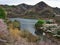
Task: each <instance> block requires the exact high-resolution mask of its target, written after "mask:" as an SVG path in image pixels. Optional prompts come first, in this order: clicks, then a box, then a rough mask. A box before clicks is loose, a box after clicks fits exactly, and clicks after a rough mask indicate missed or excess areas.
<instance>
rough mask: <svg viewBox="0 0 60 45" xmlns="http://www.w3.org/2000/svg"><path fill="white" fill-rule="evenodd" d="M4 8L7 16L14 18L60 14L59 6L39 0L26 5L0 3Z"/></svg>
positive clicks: (44, 16)
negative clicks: (39, 0) (52, 5)
mask: <svg viewBox="0 0 60 45" xmlns="http://www.w3.org/2000/svg"><path fill="white" fill-rule="evenodd" d="M0 6H1V7H3V8H5V10H6V11H7V13H8V17H10V18H15V17H20V18H41V17H43V18H47V17H48V18H49V17H50V18H52V17H54V15H56V14H60V9H59V8H53V7H51V6H49V5H47V4H46V3H45V2H43V1H41V2H39V3H37V4H36V5H27V4H24V3H23V4H19V5H12V6H9V5H0Z"/></svg>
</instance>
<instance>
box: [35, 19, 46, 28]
mask: <svg viewBox="0 0 60 45" xmlns="http://www.w3.org/2000/svg"><path fill="white" fill-rule="evenodd" d="M44 23H45V21H44V20H38V22H37V23H36V24H35V27H42V25H43V24H44Z"/></svg>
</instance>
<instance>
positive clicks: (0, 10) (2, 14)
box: [0, 7, 7, 19]
mask: <svg viewBox="0 0 60 45" xmlns="http://www.w3.org/2000/svg"><path fill="white" fill-rule="evenodd" d="M6 16H7V15H6V12H5V10H4V9H3V8H2V7H0V18H1V19H6Z"/></svg>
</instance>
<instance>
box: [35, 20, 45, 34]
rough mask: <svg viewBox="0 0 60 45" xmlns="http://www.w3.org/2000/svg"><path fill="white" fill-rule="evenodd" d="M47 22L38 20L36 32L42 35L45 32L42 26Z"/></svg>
mask: <svg viewBox="0 0 60 45" xmlns="http://www.w3.org/2000/svg"><path fill="white" fill-rule="evenodd" d="M44 23H45V21H44V20H38V21H37V23H36V24H35V29H36V30H35V33H36V34H37V35H42V34H43V29H41V27H43V24H44Z"/></svg>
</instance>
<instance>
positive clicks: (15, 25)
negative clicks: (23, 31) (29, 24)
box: [13, 20, 20, 30]
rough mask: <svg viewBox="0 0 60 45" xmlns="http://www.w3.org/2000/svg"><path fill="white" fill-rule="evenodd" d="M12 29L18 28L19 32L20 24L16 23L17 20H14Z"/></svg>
mask: <svg viewBox="0 0 60 45" xmlns="http://www.w3.org/2000/svg"><path fill="white" fill-rule="evenodd" d="M13 27H14V28H18V29H19V30H20V22H19V21H17V20H15V21H14V22H13Z"/></svg>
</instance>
